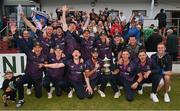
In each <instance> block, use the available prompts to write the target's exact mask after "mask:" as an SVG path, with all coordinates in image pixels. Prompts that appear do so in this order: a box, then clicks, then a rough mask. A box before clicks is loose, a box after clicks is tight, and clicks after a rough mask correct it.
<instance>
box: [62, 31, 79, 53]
mask: <svg viewBox="0 0 180 111" xmlns="http://www.w3.org/2000/svg"><path fill="white" fill-rule="evenodd" d="M80 44H81V39H80V37H79V35H78V34H76V32H72V33H71V32H70V31H67V32H66V37H65V47H66V51H65V53H66V54H70V55H71V54H72V52H73V50H74V49H78V50H80Z"/></svg>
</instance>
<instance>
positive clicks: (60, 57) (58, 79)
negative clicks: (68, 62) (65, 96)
mask: <svg viewBox="0 0 180 111" xmlns="http://www.w3.org/2000/svg"><path fill="white" fill-rule="evenodd" d="M64 61H65V55H64V54H63V50H62V49H61V47H60V45H56V47H55V50H54V53H51V54H50V56H49V58H48V64H40V65H42V66H43V67H46V68H47V75H46V76H45V77H44V79H43V86H44V88H45V89H46V91H47V92H48V99H51V98H52V92H51V90H50V89H51V87H50V83H52V84H53V85H54V87H55V93H56V96H61V95H62V90H63V89H64V90H65V91H67V92H69V91H70V90H71V89H70V88H69V87H68V85H67V81H66V79H65V74H64V69H65V68H64V65H63V64H62V63H63V62H64ZM57 64H62V67H57V66H58V65H57Z"/></svg>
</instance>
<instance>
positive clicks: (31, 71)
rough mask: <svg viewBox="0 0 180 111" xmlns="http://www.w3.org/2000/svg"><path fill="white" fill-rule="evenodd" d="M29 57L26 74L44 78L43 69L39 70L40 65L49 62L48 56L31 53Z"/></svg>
mask: <svg viewBox="0 0 180 111" xmlns="http://www.w3.org/2000/svg"><path fill="white" fill-rule="evenodd" d="M26 55H27V64H26V69H25V73H26V74H28V75H31V76H34V77H42V76H43V69H42V68H39V64H44V63H45V62H46V61H47V55H45V54H43V53H41V54H40V56H37V55H36V54H35V53H33V52H30V53H28V54H26Z"/></svg>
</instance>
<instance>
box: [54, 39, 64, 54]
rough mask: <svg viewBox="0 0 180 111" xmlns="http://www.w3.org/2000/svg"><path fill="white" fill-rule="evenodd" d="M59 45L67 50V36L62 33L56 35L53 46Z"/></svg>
mask: <svg viewBox="0 0 180 111" xmlns="http://www.w3.org/2000/svg"><path fill="white" fill-rule="evenodd" d="M57 45H59V46H60V47H61V49H62V50H63V51H65V36H64V35H62V36H61V37H57V35H55V38H54V43H53V47H55V46H57Z"/></svg>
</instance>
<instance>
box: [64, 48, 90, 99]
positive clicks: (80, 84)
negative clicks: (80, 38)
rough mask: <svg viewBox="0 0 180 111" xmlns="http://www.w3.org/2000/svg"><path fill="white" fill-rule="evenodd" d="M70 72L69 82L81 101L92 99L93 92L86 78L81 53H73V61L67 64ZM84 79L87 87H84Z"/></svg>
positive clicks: (75, 50)
mask: <svg viewBox="0 0 180 111" xmlns="http://www.w3.org/2000/svg"><path fill="white" fill-rule="evenodd" d="M65 65H66V67H67V71H68V81H69V83H70V85H71V87H72V88H74V89H75V93H76V95H77V97H78V98H79V99H84V98H91V97H92V93H93V90H92V88H91V86H90V84H89V83H88V81H87V80H86V78H85V75H84V71H85V63H84V62H83V59H82V58H81V52H80V51H79V50H78V49H74V50H73V52H72V59H70V60H68V61H67V62H66V63H65ZM84 79H85V81H86V87H84Z"/></svg>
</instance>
